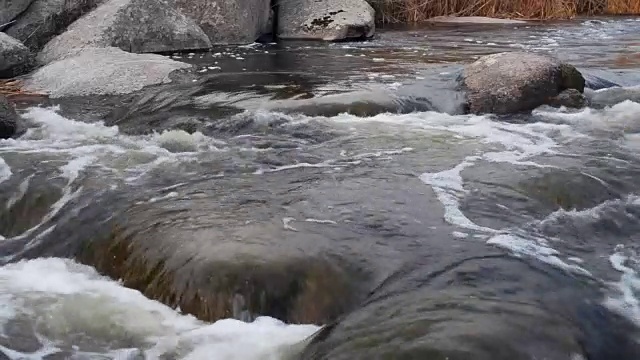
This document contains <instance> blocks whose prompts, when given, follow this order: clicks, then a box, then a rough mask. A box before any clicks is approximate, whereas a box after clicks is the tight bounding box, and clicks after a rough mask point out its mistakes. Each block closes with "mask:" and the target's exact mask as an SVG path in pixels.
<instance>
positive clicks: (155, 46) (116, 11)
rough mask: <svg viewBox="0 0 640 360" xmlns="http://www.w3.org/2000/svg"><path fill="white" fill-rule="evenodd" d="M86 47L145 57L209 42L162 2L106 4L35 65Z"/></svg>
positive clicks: (130, 0)
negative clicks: (104, 48) (144, 54)
mask: <svg viewBox="0 0 640 360" xmlns="http://www.w3.org/2000/svg"><path fill="white" fill-rule="evenodd" d="M90 47H93V48H98V47H118V48H120V49H122V50H124V51H128V52H134V53H147V52H163V51H177V50H193V49H203V48H209V47H211V42H210V41H209V38H208V37H207V35H206V34H205V33H204V32H203V31H202V29H200V27H199V26H198V25H197V24H196V23H195V22H194V21H193V20H191V19H189V18H188V17H186V16H185V15H183V14H182V13H180V12H179V11H177V10H175V9H174V8H173V7H171V5H169V4H168V3H167V2H166V1H165V0H109V1H108V2H106V3H104V4H102V5H100V6H99V7H98V8H96V9H95V10H93V11H92V12H90V13H89V14H87V15H85V16H83V17H82V18H80V19H79V20H78V21H76V22H74V23H73V24H71V26H69V28H68V29H67V31H66V32H64V33H63V34H62V35H59V36H57V37H55V38H54V39H53V40H51V41H50V42H49V43H48V44H47V45H46V46H45V47H44V49H42V51H41V52H40V54H39V55H38V61H39V62H41V63H44V64H47V63H49V62H51V61H54V60H59V59H61V58H64V57H66V56H69V55H70V54H71V55H73V54H74V53H77V52H78V51H80V50H81V49H83V48H90Z"/></svg>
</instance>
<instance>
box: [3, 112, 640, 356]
mask: <svg viewBox="0 0 640 360" xmlns="http://www.w3.org/2000/svg"><path fill="white" fill-rule="evenodd" d="M58 110H59V109H57V108H31V109H29V110H28V111H27V112H26V113H25V114H24V115H23V116H24V117H25V118H26V119H27V120H28V121H29V122H31V123H32V125H33V127H32V128H30V129H29V131H28V132H27V134H25V135H24V136H23V137H21V138H19V139H11V140H2V141H0V155H1V157H0V183H1V182H5V181H9V180H10V179H11V178H12V176H15V175H16V174H19V173H21V171H23V170H25V169H20V168H19V167H18V166H17V165H16V164H17V163H18V162H16V161H5V159H4V158H5V157H6V158H7V159H11V158H15V157H16V156H18V155H19V156H24V157H26V158H31V157H33V158H34V159H36V160H35V161H41V160H43V159H44V160H45V161H46V164H49V165H52V170H51V171H52V177H58V178H60V179H62V180H63V182H64V184H63V191H62V195H61V196H60V198H59V199H58V201H56V202H55V203H54V204H53V205H52V206H51V207H50V210H49V212H48V213H47V214H46V215H45V216H44V218H43V220H42V222H40V223H39V224H38V225H36V226H34V227H32V228H30V229H28V230H26V231H25V232H23V233H22V234H20V235H17V236H16V237H15V238H21V237H26V236H29V235H30V234H33V233H34V232H35V231H40V233H39V234H41V235H42V234H46V232H47V230H43V229H42V228H41V227H42V226H45V225H46V226H55V224H53V225H50V222H49V221H50V220H51V219H52V218H53V217H54V216H55V215H56V214H57V213H58V212H60V211H61V210H62V209H63V208H64V207H65V205H66V204H68V203H69V202H70V201H72V200H73V199H74V198H76V197H77V195H78V194H79V193H80V192H81V191H82V189H83V187H82V185H81V184H80V183H79V181H78V180H79V179H80V178H82V177H83V176H84V175H83V174H85V173H86V172H89V171H92V172H93V174H94V175H92V176H98V175H96V174H102V175H103V177H102V178H101V179H100V181H104V182H105V183H104V184H103V185H104V186H107V187H120V186H127V184H131V183H135V182H136V181H138V180H139V179H141V177H143V176H144V175H145V174H147V173H148V172H149V171H151V170H152V169H154V168H158V167H162V166H165V165H166V164H168V163H177V162H186V163H188V162H198V161H200V160H201V159H203V158H211V157H214V156H218V155H219V154H222V153H225V152H229V151H232V150H230V148H231V145H229V144H228V143H227V142H225V141H223V140H220V139H214V138H212V137H208V136H205V135H203V134H201V133H195V134H187V133H186V132H183V131H170V132H165V133H162V134H151V135H144V136H130V135H125V134H122V133H121V132H120V131H119V130H118V128H117V127H115V126H113V127H108V126H105V125H104V124H102V123H93V124H87V123H82V122H78V121H74V120H73V119H68V118H65V117H63V116H61V115H60V114H59V111H58ZM639 110H640V104H638V103H634V102H630V101H625V102H622V103H619V104H617V105H615V106H612V107H609V108H606V109H603V110H593V109H585V110H582V111H580V112H571V111H568V110H567V109H560V110H552V109H539V110H537V111H536V112H535V113H534V115H535V116H537V118H538V119H540V120H541V121H538V122H534V123H507V122H502V121H499V120H497V119H496V118H494V117H492V116H473V115H468V116H450V115H446V114H441V113H434V112H420V113H411V114H405V115H398V114H380V115H377V116H373V117H368V118H361V117H355V116H351V115H346V114H342V115H339V116H335V117H331V118H323V117H306V116H303V115H296V116H292V115H283V114H278V113H269V114H267V115H265V114H262V115H261V116H271V117H277V118H279V119H286V120H287V121H289V122H290V123H300V122H308V121H319V122H323V123H325V124H329V125H331V126H335V127H337V128H339V129H341V130H345V131H347V130H348V131H350V132H352V133H353V134H356V135H357V134H359V133H366V131H372V130H371V129H372V128H373V129H374V130H373V131H381V130H382V131H406V132H410V133H411V134H412V136H414V137H420V136H423V137H425V138H431V137H434V136H440V137H442V136H444V137H446V138H447V139H448V140H447V141H450V142H451V143H452V144H464V145H465V146H469V147H470V148H473V149H475V150H473V151H472V152H471V153H468V154H464V156H462V157H461V158H459V159H458V160H457V164H455V166H453V167H448V168H444V169H442V170H440V171H435V172H424V173H422V174H419V175H418V176H419V178H420V179H421V180H422V182H423V183H424V186H425V187H426V188H429V189H432V190H433V191H434V192H435V194H436V195H437V198H438V200H439V201H440V203H441V204H442V207H443V209H444V220H445V221H446V222H447V223H449V224H451V225H453V226H455V228H456V230H455V231H453V232H452V233H451V236H452V237H455V238H467V239H472V240H473V241H481V242H485V243H487V244H489V245H492V246H497V247H501V248H504V249H507V250H509V251H510V252H511V253H512V254H513V255H515V256H526V257H533V258H536V259H538V260H539V261H542V262H545V263H547V264H550V265H552V266H555V267H558V268H560V269H563V270H566V271H570V272H575V273H579V274H581V275H585V276H595V275H593V274H592V271H591V269H590V267H589V265H590V264H589V261H588V259H581V258H579V257H576V256H575V254H570V253H563V252H562V251H561V250H558V249H557V243H556V241H557V239H553V238H552V237H550V236H546V235H545V234H543V233H538V234H536V233H534V232H531V231H526V230H528V229H531V228H542V227H544V225H545V224H548V223H549V222H553V221H556V220H557V219H559V218H566V217H570V218H578V217H581V218H584V217H587V218H588V219H589V220H588V221H598V217H599V216H600V215H599V214H601V213H602V209H603V208H605V209H609V208H616V207H617V206H620V204H626V205H625V206H627V207H631V208H633V209H636V208H640V202H639V201H638V198H637V197H636V196H635V195H634V194H629V196H628V198H626V199H620V200H611V201H608V202H606V203H603V204H601V205H598V206H597V207H596V208H593V209H588V210H583V211H573V212H572V211H564V210H559V211H557V212H555V213H552V214H549V215H548V216H547V217H546V218H545V219H539V220H536V221H533V222H530V223H528V224H526V226H524V227H507V228H491V227H488V226H484V225H480V224H477V223H475V222H474V221H472V220H471V219H470V218H469V217H467V216H466V215H465V212H464V211H463V209H462V207H461V201H462V200H463V199H464V198H465V196H467V195H468V194H470V193H471V192H473V191H474V189H472V188H469V185H468V184H467V183H465V178H464V176H463V172H464V171H465V170H466V169H469V168H471V167H474V166H482V164H486V163H500V164H508V165H509V166H512V167H514V168H518V167H541V168H543V167H551V168H552V167H554V166H555V165H553V164H551V163H547V162H546V161H545V159H546V157H547V156H553V155H559V154H563V153H564V152H566V151H567V147H566V145H567V144H569V143H572V142H574V141H578V142H580V141H585V139H587V140H588V139H591V138H593V137H598V136H601V134H602V133H603V132H604V133H606V134H611V133H616V134H618V135H619V136H617V137H616V138H615V140H614V141H615V142H616V144H618V145H619V146H621V147H623V148H628V149H633V148H634V146H635V143H636V141H637V140H636V139H637V135H638V133H640V127H638V126H637V123H638V122H637V114H638V111H639ZM245 151H246V149H245ZM251 151H269V149H253V150H251ZM415 151H416V150H415V149H413V148H411V147H408V146H406V145H405V144H398V146H397V147H396V148H395V149H382V150H378V151H363V152H362V153H359V154H347V153H345V152H342V153H341V156H338V157H337V158H332V159H324V160H323V161H320V162H316V163H293V164H286V165H276V166H273V167H270V168H267V169H264V168H263V169H258V170H256V171H255V172H254V175H255V176H264V175H265V174H267V173H269V172H274V171H287V170H291V169H296V168H303V167H327V168H340V167H347V166H359V165H361V164H364V163H366V162H367V161H372V159H376V160H380V159H384V160H390V161H393V159H394V157H398V156H402V155H403V154H405V153H410V152H415ZM10 164H11V165H10ZM219 176H224V174H223V173H221V174H219ZM30 181H31V177H30V176H27V177H25V178H24V179H23V180H22V181H21V182H20V183H19V186H17V187H16V188H15V189H14V191H15V193H14V194H12V196H11V197H10V200H9V202H8V203H7V204H4V205H3V206H8V207H11V206H12V204H14V203H15V202H17V201H18V200H19V199H20V198H22V197H23V196H25V193H26V192H27V191H28V189H29V186H30ZM180 186H181V184H176V185H174V186H172V187H168V188H165V189H163V190H161V191H159V192H158V193H156V194H150V197H149V200H148V201H150V202H153V201H161V200H162V201H171V198H172V197H173V196H175V192H173V190H175V189H176V188H178V187H180ZM172 194H173V195H172ZM295 220H296V219H283V226H284V227H285V228H286V227H290V228H292V229H293V230H295V227H294V224H293V221H295ZM298 221H302V220H298ZM304 221H311V222H319V223H325V224H327V225H330V224H332V223H333V220H330V219H306V220H304ZM0 235H2V234H0ZM37 239H38V237H35V238H34V240H33V241H37ZM11 240H12V239H11V238H10V237H7V239H4V240H1V241H11ZM28 246H29V245H28ZM630 246H631V244H616V245H615V246H613V247H611V248H610V249H609V250H610V251H609V259H608V260H609V261H610V266H611V267H612V269H613V270H615V271H617V272H619V274H620V279H619V281H614V282H610V284H609V286H610V292H609V295H608V297H607V298H606V299H603V302H604V303H605V304H606V305H607V306H609V307H610V308H611V309H613V310H615V311H617V312H619V313H621V314H623V315H625V316H626V317H628V318H630V319H632V320H633V321H635V322H636V323H638V324H640V300H638V299H640V297H639V296H638V293H639V292H640V276H639V273H638V271H640V265H639V264H640V258H638V254H637V252H636V251H634V250H633V248H632V247H631V248H630ZM25 319H28V320H26V321H27V322H28V323H30V324H32V326H33V327H34V332H35V333H36V334H37V336H38V340H39V341H40V343H41V344H44V345H43V347H42V348H41V349H39V350H38V351H37V352H35V353H28V354H27V353H22V352H20V351H18V350H15V349H11V348H9V347H7V346H4V347H1V348H0V349H1V350H2V351H3V352H5V353H6V354H7V355H8V356H9V357H10V358H12V359H21V358H32V359H40V358H43V357H44V356H46V355H47V354H52V353H56V352H57V351H59V349H60V348H65V347H69V346H72V347H74V349H76V354H78V355H83V354H84V355H90V354H92V353H96V354H97V353H101V354H107V355H109V356H116V357H120V356H122V358H132V357H133V356H136V354H138V353H139V352H140V351H142V352H144V354H145V356H147V358H150V359H155V358H158V357H159V356H160V355H161V354H173V355H175V356H176V358H179V359H185V360H186V359H194V360H195V359H208V360H217V359H225V360H233V359H243V360H254V359H255V360H258V359H260V360H267V359H274V360H276V359H284V358H286V356H288V355H289V354H291V353H293V352H295V350H296V349H298V348H299V346H301V345H300V344H301V342H304V340H305V339H307V338H308V337H309V336H311V335H312V334H314V333H315V332H316V331H317V330H318V329H319V327H318V326H315V325H287V324H284V323H282V322H280V321H278V320H275V319H272V318H268V317H260V318H258V319H256V320H255V321H254V322H252V323H244V322H240V321H237V320H231V319H227V320H220V321H218V322H215V323H213V324H209V323H205V322H202V321H199V320H197V319H195V318H193V317H192V316H189V315H183V314H182V313H181V312H180V309H171V308H169V307H167V306H164V305H162V304H160V303H158V302H156V301H153V300H149V299H147V298H145V297H144V296H143V295H142V294H140V293H139V292H138V291H135V290H131V289H127V288H125V287H123V286H122V285H121V284H119V283H118V282H117V281H114V280H111V279H108V278H105V277H103V276H100V275H99V274H97V273H96V271H95V270H94V269H93V268H91V267H88V266H85V265H80V264H77V263H75V262H74V261H72V260H67V259H59V258H48V259H35V260H28V261H20V262H17V263H12V264H8V265H5V266H2V267H0V324H2V328H3V329H4V330H3V331H4V334H0V335H4V336H6V337H8V338H9V339H11V332H10V329H11V326H12V324H14V323H16V322H17V323H20V322H21V321H25ZM85 337H88V338H90V339H93V342H94V343H93V344H92V345H91V346H92V347H93V348H94V349H93V350H92V351H88V350H86V349H83V348H82V346H78V345H77V344H82V343H83V342H84V341H86V338H85Z"/></svg>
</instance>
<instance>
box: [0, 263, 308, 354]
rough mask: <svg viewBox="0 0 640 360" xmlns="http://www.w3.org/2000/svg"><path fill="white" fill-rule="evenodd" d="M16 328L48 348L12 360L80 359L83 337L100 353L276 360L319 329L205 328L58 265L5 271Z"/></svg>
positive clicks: (5, 315) (2, 287)
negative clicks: (60, 352)
mask: <svg viewBox="0 0 640 360" xmlns="http://www.w3.org/2000/svg"><path fill="white" fill-rule="evenodd" d="M11 321H19V323H18V324H19V325H17V326H25V329H23V330H25V331H30V330H31V329H34V330H35V331H36V336H37V337H38V338H40V339H41V342H44V343H45V344H43V346H42V348H41V349H39V350H38V351H37V352H36V353H32V354H23V353H19V352H17V351H9V352H7V351H5V352H6V353H7V355H9V356H10V358H11V359H25V358H28V359H42V358H43V356H44V355H46V354H49V353H53V352H56V351H57V350H56V349H66V350H70V349H73V348H74V346H75V347H76V352H77V353H78V354H80V353H82V352H83V351H86V350H87V349H83V346H82V344H81V342H82V338H85V339H86V338H89V339H91V340H92V344H93V346H96V345H95V344H103V347H104V348H105V349H104V352H102V353H111V354H118V353H119V354H120V355H123V354H124V353H131V352H132V350H131V344H132V343H134V344H135V346H138V347H139V349H140V351H141V352H142V353H143V354H144V355H145V356H147V358H149V359H157V358H159V357H160V356H161V355H163V354H167V355H169V357H170V358H174V359H184V360H186V359H189V360H236V359H237V360H253V359H256V360H258V359H259V360H269V359H273V360H279V359H282V358H283V356H284V355H286V354H287V353H288V352H290V351H294V350H295V347H296V345H297V344H299V343H300V342H301V341H303V340H305V339H306V338H307V337H309V336H310V335H312V334H313V333H314V332H316V331H317V330H318V329H319V328H318V327H317V326H313V325H286V324H284V323H282V322H280V321H278V320H275V319H272V318H267V317H261V318H258V319H256V320H255V321H254V322H252V323H244V322H241V321H237V320H231V319H227V320H221V321H218V322H215V323H213V324H210V323H205V322H202V321H199V320H197V319H195V318H194V317H193V316H190V315H183V314H180V313H179V312H178V311H176V310H173V309H171V308H169V307H167V306H165V305H163V304H161V303H159V302H156V301H152V300H149V299H147V298H146V297H145V296H143V295H142V294H141V293H140V292H138V291H135V290H131V289H128V288H125V287H123V286H121V285H120V284H119V283H117V282H115V281H112V280H110V279H108V278H106V277H103V276H100V275H99V274H98V273H97V272H96V271H95V270H94V269H93V268H91V267H88V266H84V265H80V264H77V263H75V262H73V261H71V260H66V259H58V258H48V259H36V260H30V261H22V262H19V263H15V264H9V265H5V266H3V267H0V325H2V326H3V328H6V325H8V324H9V322H11ZM25 321H26V323H25ZM20 324H22V325H20ZM14 326H15V325H14ZM5 335H6V336H9V339H11V337H10V336H11V334H5ZM79 335H80V336H79ZM118 346H120V347H118ZM93 351H96V350H93Z"/></svg>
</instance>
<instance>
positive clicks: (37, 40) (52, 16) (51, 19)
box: [5, 0, 103, 53]
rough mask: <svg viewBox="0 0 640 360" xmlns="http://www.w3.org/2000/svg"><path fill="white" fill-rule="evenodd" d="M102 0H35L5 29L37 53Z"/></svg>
mask: <svg viewBox="0 0 640 360" xmlns="http://www.w3.org/2000/svg"><path fill="white" fill-rule="evenodd" d="M101 2H103V0H34V2H33V3H32V4H31V6H29V8H28V9H27V10H26V11H25V12H24V13H22V14H21V15H20V16H19V17H18V18H16V21H15V22H14V23H12V24H11V25H10V26H9V28H7V29H6V30H5V32H6V33H7V34H9V35H11V36H12V37H14V38H16V39H18V40H20V41H22V43H24V44H25V45H26V46H27V47H28V48H29V49H30V50H31V51H32V52H34V53H37V52H38V51H39V50H40V49H42V47H43V46H44V45H45V44H46V43H47V42H48V41H49V40H51V39H52V38H53V37H55V36H56V35H58V34H61V33H62V32H63V31H64V30H65V29H66V28H67V26H69V24H71V23H72V22H74V21H76V20H77V19H78V18H79V17H80V16H82V15H84V14H86V13H87V12H89V11H91V10H92V9H94V8H95V7H96V6H98V5H99V4H100V3H101Z"/></svg>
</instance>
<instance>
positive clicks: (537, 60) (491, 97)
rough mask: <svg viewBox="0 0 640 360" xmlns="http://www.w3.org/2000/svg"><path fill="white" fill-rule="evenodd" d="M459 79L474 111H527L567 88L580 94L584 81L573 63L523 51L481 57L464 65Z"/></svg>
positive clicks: (471, 109) (470, 108)
mask: <svg viewBox="0 0 640 360" xmlns="http://www.w3.org/2000/svg"><path fill="white" fill-rule="evenodd" d="M459 81H460V85H461V88H462V89H463V90H465V92H466V97H467V106H468V111H469V112H470V113H474V114H483V113H492V114H511V113H518V112H524V111H530V110H533V109H535V108H536V107H538V106H540V105H543V104H547V103H548V102H549V101H550V99H552V98H554V97H556V96H558V94H560V93H561V92H563V91H565V90H567V89H575V90H577V91H578V92H579V93H582V92H583V91H584V84H585V81H584V78H583V77H582V74H581V73H580V72H579V71H578V70H577V69H576V68H574V67H573V66H571V65H568V64H564V63H562V62H560V61H559V60H557V59H555V58H552V57H550V56H546V55H538V54H533V53H526V52H509V53H498V54H493V55H487V56H483V57H481V58H480V59H478V60H477V61H476V62H474V63H472V64H470V65H468V66H466V67H465V69H464V71H463V73H462V75H461V77H460V79H459Z"/></svg>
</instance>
